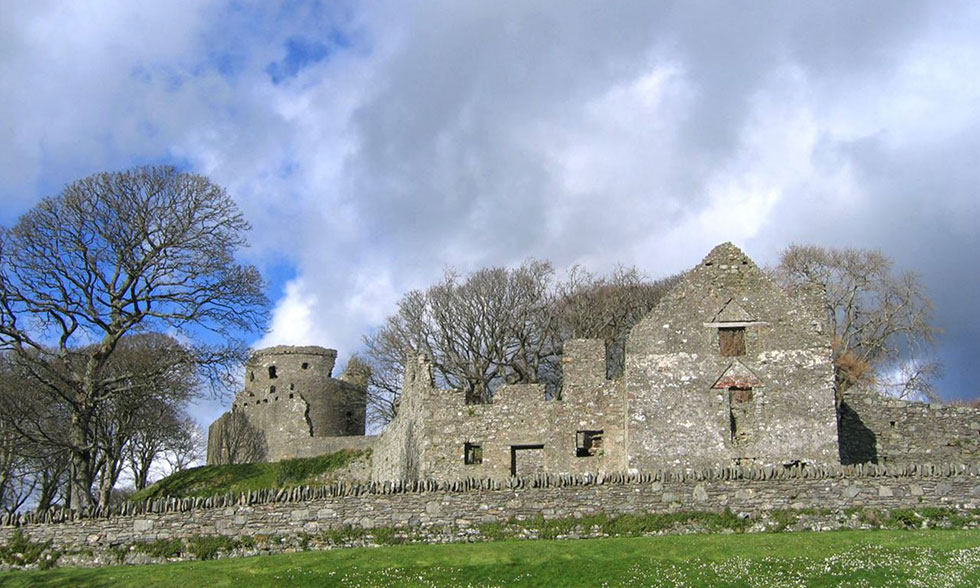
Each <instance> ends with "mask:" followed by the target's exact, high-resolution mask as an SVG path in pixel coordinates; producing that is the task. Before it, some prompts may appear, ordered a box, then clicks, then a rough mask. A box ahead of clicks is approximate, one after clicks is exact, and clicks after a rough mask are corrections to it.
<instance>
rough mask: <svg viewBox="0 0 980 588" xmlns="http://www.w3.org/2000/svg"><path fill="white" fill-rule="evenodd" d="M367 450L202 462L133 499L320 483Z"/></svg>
mask: <svg viewBox="0 0 980 588" xmlns="http://www.w3.org/2000/svg"><path fill="white" fill-rule="evenodd" d="M367 455H368V452H367V451H350V450H346V449H345V450H342V451H338V452H336V453H330V454H327V455H321V456H318V457H310V458H299V459H287V460H283V461H279V462H274V463H246V464H233V465H214V466H201V467H198V468H192V469H189V470H184V471H182V472H177V473H175V474H173V475H171V476H168V477H166V478H164V479H162V480H160V481H159V482H157V483H155V484H153V485H152V486H150V487H149V488H146V489H145V490H142V491H140V492H138V493H136V494H135V495H133V497H132V498H131V499H130V500H131V501H134V502H138V501H143V500H147V499H151V498H188V497H206V496H215V495H220V494H227V493H229V492H231V493H235V494H238V493H241V492H252V491H255V490H264V489H269V488H283V487H293V486H302V485H313V484H317V483H320V478H321V477H322V476H323V475H324V474H327V473H329V472H332V471H336V470H339V469H341V468H344V467H347V465H349V464H350V463H351V462H352V461H354V460H355V459H360V458H364V457H366V456H367Z"/></svg>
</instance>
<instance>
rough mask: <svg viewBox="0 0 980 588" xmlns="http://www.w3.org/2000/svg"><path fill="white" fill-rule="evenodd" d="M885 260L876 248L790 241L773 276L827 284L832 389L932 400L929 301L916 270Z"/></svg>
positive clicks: (934, 369)
mask: <svg viewBox="0 0 980 588" xmlns="http://www.w3.org/2000/svg"><path fill="white" fill-rule="evenodd" d="M892 266H893V263H892V260H891V259H889V258H888V257H887V256H885V255H884V254H883V253H881V252H880V251H876V250H870V251H869V250H863V249H851V248H843V249H838V248H833V247H816V246H812V245H790V246H789V247H788V248H786V249H785V250H784V251H783V252H782V254H781V257H780V263H779V266H778V267H777V268H776V275H777V278H779V279H781V280H782V281H783V282H784V283H785V284H786V285H787V286H789V287H791V288H796V287H800V286H803V285H816V286H818V287H820V288H822V289H823V290H825V291H826V294H827V296H826V312H827V318H828V320H829V323H830V328H831V329H832V331H831V332H832V333H833V334H834V341H833V353H834V366H835V368H836V379H837V390H838V395H839V394H841V393H843V392H844V391H845V390H846V389H847V388H848V387H850V386H853V385H857V384H865V385H873V386H877V387H878V388H879V389H881V390H882V391H883V392H885V393H888V394H891V395H894V396H897V397H899V398H913V399H927V400H932V401H936V400H938V395H937V394H936V392H935V390H934V389H933V386H932V380H933V379H934V377H935V375H936V374H937V372H938V369H939V366H938V364H937V363H936V362H935V361H933V359H932V357H931V351H932V348H933V346H934V344H935V340H936V336H937V335H938V334H939V330H938V329H937V328H935V327H934V326H933V325H932V303H931V302H930V300H929V298H928V296H927V295H926V292H925V287H924V285H923V284H922V282H921V281H920V280H919V277H918V276H917V275H916V274H915V273H912V272H902V273H895V272H893V269H892Z"/></svg>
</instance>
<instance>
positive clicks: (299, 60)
mask: <svg viewBox="0 0 980 588" xmlns="http://www.w3.org/2000/svg"><path fill="white" fill-rule="evenodd" d="M977 39H980V5H978V4H976V3H972V2H955V1H950V2H942V3H936V2H903V1H897V0H896V1H887V2H885V1H877V2H876V1H869V2H849V1H848V2H833V1H829V2H828V1H821V2H792V3H790V2H761V1H759V2H689V1H685V2H666V1H664V2H648V1H639V2H631V1H625V0H624V1H620V2H615V3H610V2H606V1H604V0H603V1H594V2H577V1H562V2H557V1H552V2H543V1H536V0H520V1H518V2H507V1H502V2H466V1H463V2H461V1H459V0H428V1H426V2H411V1H408V2H406V1H404V0H399V1H392V2H385V1H378V2H373V1H369V2H343V1H334V2H322V3H320V2H299V1H284V2H261V1H255V2H245V1H240V0H239V1H233V2H222V1H218V0H214V1H209V2H200V1H199V0H168V1H167V2H151V1H147V2H130V1H127V0H100V1H99V2H95V3H87V4H85V5H83V4H82V3H77V2H67V1H66V2H52V1H46V0H33V1H30V2H27V1H23V0H0V80H2V83H0V132H2V137H3V144H2V146H0V224H3V225H10V224H13V223H14V222H15V221H16V219H17V218H18V217H19V216H20V215H21V214H23V213H24V212H25V211H27V210H29V209H30V208H31V207H32V206H33V205H35V204H36V203H37V202H38V201H39V200H40V199H41V198H43V197H45V196H48V195H53V194H57V193H58V192H59V191H60V190H61V189H62V188H63V187H64V185H65V184H66V183H68V182H71V181H72V180H75V179H78V178H81V177H84V176H87V175H89V174H92V173H96V172H100V171H112V170H121V169H125V168H128V167H132V166H135V165H143V164H174V165H177V166H179V167H180V168H181V169H183V170H186V171H191V172H195V173H201V174H204V175H206V176H208V177H209V178H211V180H213V181H214V182H216V183H218V184H220V185H222V186H225V187H226V188H227V189H228V190H229V192H230V194H231V195H232V196H233V197H234V198H235V200H236V201H237V203H238V204H239V206H240V207H241V209H242V210H243V212H244V213H245V215H246V216H247V218H248V219H249V220H250V222H251V224H252V227H253V228H252V231H251V232H250V234H249V241H250V247H249V248H248V249H246V250H244V251H243V252H242V260H243V261H245V262H247V263H252V264H255V265H256V266H258V267H259V268H260V270H261V271H262V272H263V274H264V275H265V276H266V278H267V279H268V281H269V297H270V298H271V299H272V300H273V303H274V310H273V318H272V321H271V323H270V329H269V331H268V332H267V333H265V334H256V335H255V337H254V341H253V342H252V343H253V345H255V346H257V347H261V346H266V345H271V344H316V345H322V346H325V347H332V348H336V349H338V350H339V352H340V362H341V363H343V362H344V361H345V359H346V358H347V357H349V356H350V354H351V353H353V352H355V351H357V350H358V348H359V346H360V344H361V337H362V335H364V334H365V333H368V332H370V331H371V330H372V329H374V328H377V326H379V325H380V324H381V322H382V321H383V320H384V318H385V317H386V316H388V315H389V314H391V313H392V312H393V310H394V309H395V307H396V304H397V302H398V300H399V298H400V297H401V296H402V295H403V294H404V293H406V292H408V291H409V290H412V289H415V288H420V287H425V286H426V285H428V284H431V283H433V282H434V281H436V280H437V279H438V278H439V277H440V276H441V275H442V272H443V270H444V269H445V268H447V267H453V268H457V269H459V270H461V271H469V270H474V269H477V268H480V267H484V266H490V265H502V266H515V265H518V264H520V263H521V262H522V261H524V260H525V259H527V258H531V257H533V258H537V259H547V260H550V261H552V262H553V263H554V264H555V266H556V267H558V268H559V269H563V268H568V267H571V266H573V265H575V264H579V265H582V266H585V267H586V268H589V269H591V270H594V271H599V272H601V271H607V270H609V269H611V268H613V267H615V266H616V265H617V264H625V265H635V266H636V267H638V268H639V269H640V270H641V271H643V272H644V273H645V274H646V275H648V276H650V277H651V278H656V277H662V276H666V275H670V274H674V273H677V272H679V271H682V270H684V269H687V268H689V267H691V266H692V265H694V264H695V263H697V261H698V260H700V259H701V258H702V257H703V256H704V255H705V254H706V253H707V252H708V251H709V250H710V249H711V248H712V247H713V246H715V245H717V244H718V243H721V242H724V241H732V242H734V243H735V244H736V245H738V246H739V247H741V248H742V249H743V250H744V251H745V252H746V253H748V254H749V255H750V256H751V257H752V258H753V259H755V260H756V262H758V263H759V264H771V263H774V262H775V261H776V260H777V259H778V255H779V252H780V251H781V250H782V249H783V248H785V247H786V246H787V245H789V244H791V243H801V244H802V243H805V244H816V245H823V246H835V247H859V248H878V249H880V250H882V251H883V252H884V253H885V254H886V255H888V256H889V257H891V258H892V259H893V260H894V261H895V265H896V268H897V269H899V270H912V271H915V272H918V273H919V274H920V275H921V277H922V279H923V281H924V283H925V284H926V286H927V291H928V294H929V296H930V297H931V299H932V300H933V302H934V304H935V322H936V324H937V326H939V327H940V328H942V329H943V330H944V334H943V336H942V338H941V340H940V345H939V347H938V353H937V354H938V356H939V359H940V360H941V361H942V363H943V364H944V366H945V372H944V375H943V376H942V379H941V380H940V382H939V391H940V393H941V395H942V396H943V397H944V398H946V399H948V400H953V399H968V398H975V397H977V396H980V390H978V389H977V386H976V384H975V379H974V378H971V377H970V370H971V368H972V364H973V360H974V357H973V356H974V355H975V353H976V351H977V350H978V349H980V313H978V312H977V311H976V310H975V307H974V304H975V299H977V298H978V295H980V271H978V266H977V253H978V252H980V195H978V188H980V41H978V40H977ZM225 404H227V402H206V403H202V404H201V405H199V406H198V407H197V408H196V409H195V410H196V411H197V416H198V418H199V419H201V420H202V421H203V422H207V421H209V420H211V419H213V418H214V417H216V416H217V415H218V414H219V413H220V412H221V411H222V410H223V409H224V408H225Z"/></svg>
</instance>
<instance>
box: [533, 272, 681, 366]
mask: <svg viewBox="0 0 980 588" xmlns="http://www.w3.org/2000/svg"><path fill="white" fill-rule="evenodd" d="M678 278H679V276H672V277H669V278H664V279H660V280H656V281H650V280H648V279H646V278H644V276H643V275H642V274H641V273H640V272H639V271H638V270H637V269H636V268H632V267H630V268H627V267H622V266H620V267H617V268H616V269H615V270H614V271H613V272H612V273H611V274H609V275H608V276H602V275H596V274H594V273H591V272H589V271H586V270H584V269H582V268H580V267H573V268H572V269H571V271H569V273H568V277H567V279H566V280H565V281H564V282H562V283H560V284H559V285H558V289H557V292H556V296H555V300H554V304H553V309H552V312H553V313H554V314H555V317H556V321H557V325H558V331H559V338H560V339H561V340H562V341H567V340H569V339H602V340H603V341H604V342H605V344H606V375H607V376H608V377H610V378H614V377H618V376H619V375H621V374H622V373H623V367H624V360H625V350H626V339H627V338H628V337H629V333H630V330H631V329H632V328H633V326H634V325H635V324H636V323H638V322H640V319H642V318H643V317H644V316H646V314H647V313H648V312H650V311H651V310H652V309H653V307H654V306H656V304H657V303H658V302H660V299H661V298H663V296H664V294H666V293H667V291H668V290H669V289H670V288H671V287H672V286H673V285H674V284H676V283H677V280H678Z"/></svg>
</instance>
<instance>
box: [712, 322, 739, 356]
mask: <svg viewBox="0 0 980 588" xmlns="http://www.w3.org/2000/svg"><path fill="white" fill-rule="evenodd" d="M718 348H719V351H720V352H721V356H722V357H738V356H740V355H745V327H721V328H720V329H718Z"/></svg>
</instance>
